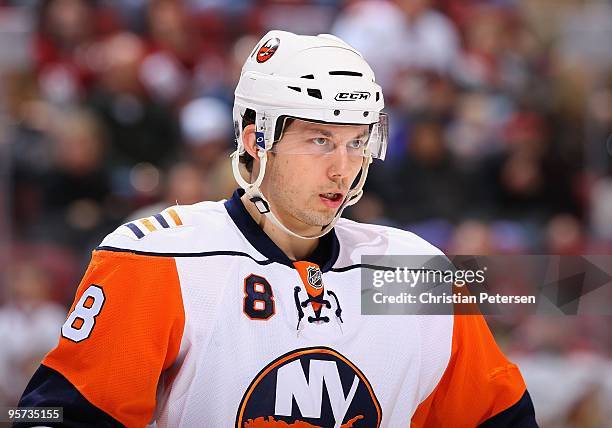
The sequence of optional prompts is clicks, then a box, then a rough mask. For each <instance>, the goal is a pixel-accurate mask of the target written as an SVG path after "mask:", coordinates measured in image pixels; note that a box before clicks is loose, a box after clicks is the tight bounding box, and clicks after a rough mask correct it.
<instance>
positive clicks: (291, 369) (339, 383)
mask: <svg viewBox="0 0 612 428" xmlns="http://www.w3.org/2000/svg"><path fill="white" fill-rule="evenodd" d="M381 420H382V409H381V407H380V403H379V402H378V399H377V398H376V395H375V394H374V389H373V388H372V385H370V382H369V381H368V379H367V378H366V377H365V375H364V374H363V372H362V371H361V370H359V368H358V367H357V366H355V365H354V364H353V363H352V362H351V361H350V360H349V359H348V358H346V357H345V356H343V355H342V354H340V353H339V352H337V351H335V350H333V349H331V348H326V347H313V348H302V349H296V350H294V351H291V352H288V353H287V354H285V355H282V356H280V357H278V358H277V359H275V360H274V361H272V362H271V363H270V364H268V365H267V366H266V367H264V369H263V370H261V371H260V372H259V374H258V375H257V376H256V377H255V379H253V381H252V382H251V384H250V385H249V387H248V388H247V390H246V391H245V392H244V395H243V397H242V401H241V403H240V406H239V408H238V413H237V415H236V427H239V428H274V427H279V428H280V427H285V428H287V427H294V428H323V427H342V428H366V427H367V428H377V427H380V423H381Z"/></svg>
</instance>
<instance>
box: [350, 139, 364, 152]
mask: <svg viewBox="0 0 612 428" xmlns="http://www.w3.org/2000/svg"><path fill="white" fill-rule="evenodd" d="M365 145H366V142H365V141H363V140H353V141H351V142H350V143H348V148H349V149H352V150H358V149H362V148H363V147H364V146H365Z"/></svg>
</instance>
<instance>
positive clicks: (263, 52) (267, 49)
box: [257, 37, 280, 63]
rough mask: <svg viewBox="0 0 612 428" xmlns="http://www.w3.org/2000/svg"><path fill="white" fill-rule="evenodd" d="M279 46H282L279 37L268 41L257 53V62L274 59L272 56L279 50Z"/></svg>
mask: <svg viewBox="0 0 612 428" xmlns="http://www.w3.org/2000/svg"><path fill="white" fill-rule="evenodd" d="M278 45H280V39H279V38H278V37H274V38H273V39H268V40H266V42H265V43H264V44H263V45H261V47H260V48H259V50H258V51H257V62H259V63H262V62H266V61H267V60H269V59H270V58H272V55H274V52H276V50H277V49H278Z"/></svg>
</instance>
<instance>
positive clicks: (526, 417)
mask: <svg viewBox="0 0 612 428" xmlns="http://www.w3.org/2000/svg"><path fill="white" fill-rule="evenodd" d="M439 426H444V427H457V428H463V427H466V428H467V427H476V426H495V427H513V428H515V427H519V428H527V427H529V428H531V427H537V423H536V421H535V415H534V409H533V404H532V402H531V398H530V397H529V394H528V392H527V390H526V387H525V382H524V381H523V378H522V376H521V374H520V372H519V369H518V367H517V366H516V365H514V364H512V363H511V362H510V361H508V359H507V358H506V357H505V356H504V354H503V353H502V352H501V351H500V350H499V348H498V347H497V344H496V343H495V340H494V338H493V335H492V334H491V332H490V331H489V328H488V326H487V323H486V322H485V320H484V318H483V317H482V315H455V316H454V324H453V338H452V349H451V357H450V360H449V363H448V365H447V367H446V370H445V372H444V374H443V375H442V378H441V380H440V382H439V383H438V384H437V386H436V387H435V389H434V390H433V392H432V393H431V394H430V395H429V396H428V397H427V398H426V399H425V401H423V402H422V403H421V404H420V405H419V406H418V408H417V410H416V412H415V413H414V415H413V417H412V422H411V427H412V428H424V427H439Z"/></svg>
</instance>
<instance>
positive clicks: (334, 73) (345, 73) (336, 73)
mask: <svg viewBox="0 0 612 428" xmlns="http://www.w3.org/2000/svg"><path fill="white" fill-rule="evenodd" d="M329 75H330V76H355V77H362V76H363V73H359V72H357V71H347V70H338V71H330V72H329Z"/></svg>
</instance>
